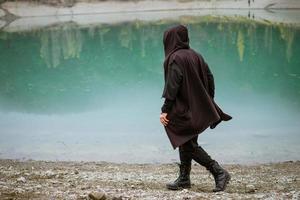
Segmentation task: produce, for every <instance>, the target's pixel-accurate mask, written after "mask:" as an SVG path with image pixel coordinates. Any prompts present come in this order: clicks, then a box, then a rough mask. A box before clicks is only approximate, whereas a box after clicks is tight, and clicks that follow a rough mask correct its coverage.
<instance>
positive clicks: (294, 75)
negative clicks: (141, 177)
mask: <svg viewBox="0 0 300 200" xmlns="http://www.w3.org/2000/svg"><path fill="white" fill-rule="evenodd" d="M178 23H183V24H185V25H187V27H188V29H189V34H190V43H191V47H192V48H194V49H195V50H196V51H198V52H200V53H201V54H202V55H203V57H204V58H205V60H206V62H207V63H208V64H209V66H210V68H211V71H212V72H213V74H214V76H215V84H216V97H215V99H216V101H217V103H218V104H219V105H220V107H222V109H223V110H224V111H225V112H227V113H228V114H230V115H232V116H233V120H231V121H229V122H224V123H221V124H220V125H219V126H218V127H217V128H216V129H214V130H210V129H207V130H206V131H205V132H203V133H202V134H201V135H200V137H199V140H198V142H199V144H200V145H202V147H203V148H204V149H205V150H207V152H208V153H209V154H210V155H211V156H212V157H213V158H215V159H217V160H218V161H220V162H223V163H264V162H276V161H285V160H299V159H300V154H299V152H300V145H299V142H300V123H299V120H300V68H299V66H300V57H299V55H300V46H299V44H300V28H299V26H298V27H297V26H290V25H284V24H273V23H270V22H265V23H264V22H255V21H252V20H248V19H243V18H218V17H190V18H189V17H187V18H180V19H173V20H172V19H170V20H158V21H148V22H146V21H138V20H136V21H130V22H124V23H115V24H109V23H108V24H104V23H102V24H98V25H90V26H78V25H77V24H76V23H72V22H69V23H60V24H57V25H52V26H49V27H43V28H39V29H35V30H28V31H21V32H6V31H0V52H1V54H0V61H1V66H0V158H15V159H36V160H40V159H42V160H84V161H109V162H128V163H161V162H163V163H164V162H174V161H177V160H178V155H177V151H174V150H173V149H172V147H171V144H170V142H169V141H168V138H167V136H166V134H165V132H164V129H163V127H162V125H161V124H160V122H159V114H160V107H161V105H162V103H163V99H162V98H161V95H162V89H163V82H164V80H163V68H162V62H163V59H164V52H163V45H162V35H163V32H164V30H165V29H166V28H168V27H170V26H172V25H174V24H178Z"/></svg>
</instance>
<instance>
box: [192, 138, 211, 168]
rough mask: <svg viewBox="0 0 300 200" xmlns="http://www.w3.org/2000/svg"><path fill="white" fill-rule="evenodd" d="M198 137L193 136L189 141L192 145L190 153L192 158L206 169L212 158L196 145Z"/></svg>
mask: <svg viewBox="0 0 300 200" xmlns="http://www.w3.org/2000/svg"><path fill="white" fill-rule="evenodd" d="M197 139H198V138H193V139H192V140H191V142H192V143H193V144H192V146H193V147H194V150H193V153H192V159H194V160H195V161H196V162H197V163H199V164H200V165H202V166H204V167H205V168H206V169H209V167H210V166H211V165H212V164H213V163H214V160H213V159H212V158H211V157H210V156H209V155H208V153H207V152H206V151H205V150H204V149H203V148H202V147H201V146H199V145H198V141H197Z"/></svg>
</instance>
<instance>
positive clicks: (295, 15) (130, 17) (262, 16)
mask: <svg viewBox="0 0 300 200" xmlns="http://www.w3.org/2000/svg"><path fill="white" fill-rule="evenodd" d="M199 11H201V12H199ZM299 18H300V12H299V11H298V10H275V11H272V12H269V11H267V10H252V11H249V10H243V9H240V10H236V9H217V10H215V9H201V10H177V11H147V12H123V13H106V14H105V13H104V14H84V15H83V14H81V15H63V16H48V17H22V18H13V17H12V18H11V19H5V18H4V19H1V18H0V30H2V31H5V32H23V31H32V30H38V29H42V28H46V27H51V26H57V25H61V24H64V23H73V24H74V25H76V26H78V27H79V28H81V27H83V28H84V27H88V26H101V25H118V24H121V23H131V22H146V23H153V24H155V23H158V24H161V23H168V22H180V23H194V22H197V21H198V22H199V21H203V20H211V21H216V22H222V21H224V22H230V20H231V22H232V21H239V20H242V21H243V22H246V21H248V22H257V23H264V24H273V25H290V26H295V27H300V21H299Z"/></svg>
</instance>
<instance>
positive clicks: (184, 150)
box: [166, 140, 194, 190]
mask: <svg viewBox="0 0 300 200" xmlns="http://www.w3.org/2000/svg"><path fill="white" fill-rule="evenodd" d="M193 149H194V147H193V142H192V141H191V140H190V141H187V142H186V143H184V144H183V145H181V146H179V158H180V165H179V167H180V173H179V177H178V178H177V179H176V180H175V181H174V182H172V183H168V184H167V185H166V186H167V188H168V189H170V190H179V189H182V188H190V187H191V181H190V171H191V163H192V153H193Z"/></svg>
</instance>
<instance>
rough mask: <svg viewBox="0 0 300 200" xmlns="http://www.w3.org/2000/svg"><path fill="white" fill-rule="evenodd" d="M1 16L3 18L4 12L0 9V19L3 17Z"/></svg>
mask: <svg viewBox="0 0 300 200" xmlns="http://www.w3.org/2000/svg"><path fill="white" fill-rule="evenodd" d="M3 16H5V12H4V10H2V9H1V8H0V17H3Z"/></svg>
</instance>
